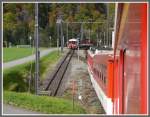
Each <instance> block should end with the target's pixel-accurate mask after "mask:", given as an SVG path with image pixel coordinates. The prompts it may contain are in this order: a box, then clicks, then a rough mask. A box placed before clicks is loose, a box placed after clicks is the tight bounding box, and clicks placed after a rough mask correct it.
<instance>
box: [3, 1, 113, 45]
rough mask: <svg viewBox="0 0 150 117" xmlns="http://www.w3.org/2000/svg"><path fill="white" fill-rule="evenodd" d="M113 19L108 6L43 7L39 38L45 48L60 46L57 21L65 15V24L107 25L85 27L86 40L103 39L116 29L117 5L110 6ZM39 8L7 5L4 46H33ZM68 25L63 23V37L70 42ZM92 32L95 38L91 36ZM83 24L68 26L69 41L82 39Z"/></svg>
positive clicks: (99, 4) (83, 4) (41, 6)
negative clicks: (105, 34)
mask: <svg viewBox="0 0 150 117" xmlns="http://www.w3.org/2000/svg"><path fill="white" fill-rule="evenodd" d="M108 7H109V18H108V17H107V4H105V3H59V4H58V3H39V17H38V18H39V38H40V46H41V47H49V46H50V37H51V45H52V46H56V45H57V27H56V22H57V18H58V17H59V16H60V15H61V16H62V20H63V21H64V22H89V21H91V22H102V21H103V22H104V23H101V24H92V23H90V24H86V23H85V24H83V32H84V33H83V37H84V38H91V39H93V40H94V39H96V38H100V36H102V35H100V32H102V31H106V22H107V19H108V22H109V27H110V28H113V24H114V12H115V4H112V3H110V4H109V6H108ZM34 10H35V4H33V3H4V4H3V46H5V47H6V46H7V47H8V46H9V45H12V46H16V45H30V44H31V45H33V44H34V30H35V29H34V28H35V24H34V23H35V15H34V14H35V11H34ZM66 29H67V26H66V23H63V35H64V40H65V41H66V36H67V33H66ZM89 29H90V31H91V34H90V36H89V33H88V32H89ZM80 36H81V24H73V23H69V24H68V38H80Z"/></svg>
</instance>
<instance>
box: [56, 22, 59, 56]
mask: <svg viewBox="0 0 150 117" xmlns="http://www.w3.org/2000/svg"><path fill="white" fill-rule="evenodd" d="M56 26H57V27H56V28H57V48H58V53H59V21H58V19H57V22H56Z"/></svg>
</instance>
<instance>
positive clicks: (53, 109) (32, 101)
mask: <svg viewBox="0 0 150 117" xmlns="http://www.w3.org/2000/svg"><path fill="white" fill-rule="evenodd" d="M4 103H7V104H12V105H16V106H19V107H23V108H27V109H30V110H33V111H39V112H42V113H47V114H80V113H82V114H84V113H85V111H84V109H83V108H82V107H81V106H80V105H78V104H76V103H75V105H74V109H73V106H72V101H69V100H65V99H61V98H56V97H48V96H36V95H32V94H29V93H16V92H8V91H5V92H4Z"/></svg>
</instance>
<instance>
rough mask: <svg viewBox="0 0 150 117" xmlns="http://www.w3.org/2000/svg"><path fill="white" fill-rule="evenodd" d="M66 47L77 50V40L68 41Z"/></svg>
mask: <svg viewBox="0 0 150 117" xmlns="http://www.w3.org/2000/svg"><path fill="white" fill-rule="evenodd" d="M67 47H68V48H69V49H77V48H78V40H77V39H69V41H68V43H67Z"/></svg>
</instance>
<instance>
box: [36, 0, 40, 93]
mask: <svg viewBox="0 0 150 117" xmlns="http://www.w3.org/2000/svg"><path fill="white" fill-rule="evenodd" d="M35 48H36V54H35V58H36V59H35V94H36V95H38V83H39V82H38V81H39V55H40V53H39V36H38V3H35Z"/></svg>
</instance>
